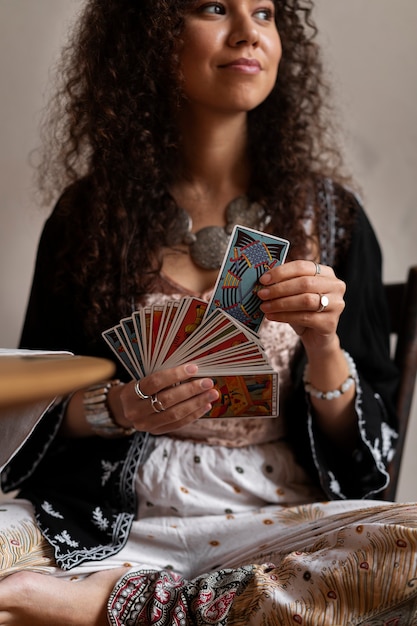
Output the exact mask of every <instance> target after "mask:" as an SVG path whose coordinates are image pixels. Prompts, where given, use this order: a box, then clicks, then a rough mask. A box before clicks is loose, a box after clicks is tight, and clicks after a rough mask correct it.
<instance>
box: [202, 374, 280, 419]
mask: <svg viewBox="0 0 417 626" xmlns="http://www.w3.org/2000/svg"><path fill="white" fill-rule="evenodd" d="M214 386H215V388H216V389H217V390H218V392H219V399H218V400H217V401H216V402H215V403H213V406H212V409H211V410H210V411H209V413H206V415H204V416H203V419H207V418H211V419H219V418H220V419H224V418H236V417H240V418H245V417H277V416H278V374H277V373H272V372H269V373H258V372H256V373H252V374H245V375H243V376H240V375H237V376H233V375H228V376H223V375H221V376H217V377H216V378H214Z"/></svg>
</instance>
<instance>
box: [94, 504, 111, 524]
mask: <svg viewBox="0 0 417 626" xmlns="http://www.w3.org/2000/svg"><path fill="white" fill-rule="evenodd" d="M93 523H94V524H95V525H96V526H97V528H99V529H100V530H107V528H108V527H109V520H108V519H107V518H106V517H104V515H103V511H102V510H101V509H100V507H99V506H97V507H96V508H95V509H94V511H93Z"/></svg>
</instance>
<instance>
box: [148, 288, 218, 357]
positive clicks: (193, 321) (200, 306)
mask: <svg viewBox="0 0 417 626" xmlns="http://www.w3.org/2000/svg"><path fill="white" fill-rule="evenodd" d="M207 304H208V303H207V302H206V301H205V300H201V299H200V298H194V297H186V298H184V299H183V300H182V301H181V303H180V306H179V308H178V310H177V314H176V316H175V318H174V319H173V320H172V323H171V325H170V328H169V329H168V331H167V332H166V334H165V335H164V341H163V344H161V345H160V347H159V354H158V358H157V360H156V361H155V362H154V365H162V364H163V363H164V362H165V361H166V360H168V359H169V358H170V356H171V355H173V354H175V353H176V351H177V350H178V348H179V347H180V346H181V345H182V344H183V343H184V342H185V341H186V340H187V339H188V338H189V337H190V336H191V335H192V334H193V333H194V332H195V331H196V330H197V329H198V328H199V326H200V324H201V320H202V319H203V315H204V313H205V310H206V308H207Z"/></svg>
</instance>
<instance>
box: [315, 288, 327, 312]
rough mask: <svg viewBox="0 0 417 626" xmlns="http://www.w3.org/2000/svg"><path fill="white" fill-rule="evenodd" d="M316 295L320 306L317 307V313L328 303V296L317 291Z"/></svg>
mask: <svg viewBox="0 0 417 626" xmlns="http://www.w3.org/2000/svg"><path fill="white" fill-rule="evenodd" d="M317 295H318V297H319V298H320V306H319V308H318V309H317V313H322V312H323V311H324V309H325V308H326V307H327V306H328V304H329V298H328V297H327V296H324V295H323V294H322V293H318V294H317Z"/></svg>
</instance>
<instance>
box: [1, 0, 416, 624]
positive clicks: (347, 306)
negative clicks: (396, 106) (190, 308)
mask: <svg viewBox="0 0 417 626" xmlns="http://www.w3.org/2000/svg"><path fill="white" fill-rule="evenodd" d="M312 6H313V5H312V2H310V1H309V0H305V1H304V2H295V1H292V0H287V1H283V2H281V1H279V2H278V1H277V2H273V1H272V0H224V1H222V2H204V1H202V0H197V1H195V0H189V1H185V2H182V3H178V2H176V1H174V0H149V1H145V0H143V1H142V2H132V1H131V0H88V1H87V3H86V6H85V9H84V11H83V13H82V15H81V17H80V20H79V24H78V27H77V29H76V31H75V33H74V36H73V39H72V41H71V43H70V44H69V46H68V47H67V48H66V50H65V54H64V61H63V66H62V75H63V77H64V86H63V88H62V89H61V90H60V91H59V92H58V96H57V99H56V105H57V106H56V108H55V120H56V122H57V124H58V126H56V127H54V131H53V133H52V135H51V137H52V142H51V143H50V144H47V150H46V152H45V154H46V155H47V156H46V158H45V160H44V161H43V164H42V168H41V178H42V184H43V185H44V187H45V186H48V185H49V187H48V188H49V189H50V188H52V189H54V188H55V189H57V188H58V189H62V181H63V180H64V179H65V180H66V189H65V192H64V193H63V195H62V196H61V197H60V199H59V201H58V203H57V205H56V207H55V209H54V211H53V213H52V215H51V217H50V218H49V219H48V221H47V223H46V225H45V228H44V232H43V234H42V238H41V241H40V245H39V252H38V259H37V265H36V270H35V276H34V281H33V287H32V293H31V298H30V302H29V306H28V311H27V315H26V320H25V325H24V329H23V333H22V339H21V346H22V347H25V348H44V349H49V350H51V349H52V350H53V349H67V350H72V351H73V352H75V353H78V354H87V355H96V356H107V357H110V358H113V357H112V355H111V354H110V352H109V351H108V350H107V349H106V345H105V342H104V341H103V339H102V338H101V332H102V331H103V330H105V329H106V328H108V327H109V326H112V325H114V324H117V323H118V321H119V319H120V318H122V317H125V316H128V315H130V314H131V313H132V311H134V310H136V309H138V308H139V307H141V306H143V305H145V304H152V303H162V302H164V301H166V300H167V299H172V298H174V299H175V298H179V297H181V296H183V295H198V296H199V297H203V298H204V299H208V298H209V297H210V294H211V292H212V289H213V286H214V283H215V280H216V277H217V274H218V269H219V266H220V263H221V260H222V255H221V254H216V250H215V249H214V250H213V249H211V250H210V257H212V258H211V260H210V263H209V264H208V266H207V264H204V263H203V257H205V256H207V253H208V248H207V245H206V244H204V242H203V241H202V239H201V237H202V233H201V231H202V229H203V228H205V227H208V226H210V227H212V226H214V227H216V228H215V229H214V231H215V233H216V236H217V235H218V236H220V235H221V234H222V235H224V234H225V230H227V229H230V226H231V225H233V223H234V222H237V223H243V224H245V223H247V220H248V218H249V217H251V219H252V218H253V219H252V222H251V224H252V226H253V225H254V226H255V227H256V228H257V229H261V230H262V229H264V230H265V231H266V232H270V233H273V234H275V235H278V236H280V237H285V238H286V239H288V240H289V241H290V243H291V246H290V251H289V256H288V260H287V262H286V263H285V264H284V265H281V266H276V267H274V268H272V269H270V270H269V271H267V272H265V273H264V274H263V275H262V277H261V279H260V282H261V286H262V288H261V290H260V291H259V294H258V295H259V298H260V308H261V310H262V311H263V313H264V314H265V318H266V319H265V321H264V323H263V325H262V327H261V330H260V336H261V340H262V344H263V346H264V348H265V350H266V352H267V354H268V356H269V359H270V361H271V363H272V364H273V366H274V368H275V369H276V370H277V371H278V372H279V374H280V416H279V417H278V418H271V419H265V418H253V419H252V418H250V419H245V420H243V419H242V420H239V419H237V420H230V419H229V420H225V419H223V420H222V419H219V420H210V419H209V420H207V419H201V420H200V419H199V418H201V417H202V416H203V415H205V414H206V413H207V412H208V411H209V410H210V408H211V407H212V406H213V404H214V403H215V402H216V400H218V396H219V394H218V391H217V389H216V388H215V387H214V381H213V380H212V379H211V378H207V377H199V376H198V368H197V366H196V365H195V364H194V363H187V364H185V365H180V366H177V367H173V368H170V369H167V370H160V371H156V372H154V373H151V374H149V375H147V376H144V377H143V378H141V380H140V381H138V382H135V381H132V380H130V379H129V376H127V375H126V373H125V372H123V369H122V368H119V372H118V376H119V377H120V379H121V380H122V381H123V382H120V381H119V380H115V381H103V383H102V384H101V385H99V386H98V388H97V387H96V386H95V387H94V388H92V389H88V390H80V391H77V392H76V393H74V394H72V395H71V396H70V397H68V398H64V399H61V400H60V401H59V402H57V403H56V406H54V407H53V408H52V409H51V410H50V411H49V412H48V413H47V414H46V415H45V416H44V418H43V420H42V421H41V423H40V424H39V426H38V428H37V429H36V432H35V433H34V435H33V436H32V437H31V438H30V440H29V441H28V442H27V444H26V445H25V447H24V449H23V450H22V451H21V452H20V453H19V454H18V455H17V456H16V457H15V458H14V459H13V461H12V462H11V463H10V464H9V466H8V467H7V468H6V471H5V472H4V475H3V477H2V479H3V483H2V484H3V489H5V490H12V489H16V488H18V489H19V499H17V500H16V501H14V502H12V503H10V504H9V505H8V506H7V507H5V509H6V510H5V512H4V515H3V519H4V520H5V521H4V522H2V528H3V530H2V539H3V538H4V541H3V545H6V544H7V547H8V549H5V551H4V555H3V566H2V571H3V574H4V575H7V577H5V578H4V579H3V581H2V582H1V583H0V624H17V623H18V624H23V625H25V624H31V625H32V626H33V624H35V625H36V624H42V625H43V626H45V625H47V624H56V623H60V624H72V625H76V624H77V625H78V624H80V625H81V624H85V625H87V624H88V625H91V624H97V625H98V624H105V623H107V622H108V621H109V622H110V623H112V624H118V625H119V624H147V623H153V624H160V625H164V626H165V625H168V624H188V623H199V624H207V623H210V624H226V623H227V624H242V625H243V624H245V625H247V624H264V623H267V624H293V623H295V624H297V623H299V624H311V625H312V624H314V625H317V624H329V625H330V624H331V625H332V626H334V625H335V624H348V623H359V622H360V623H362V622H364V621H365V620H368V622H369V623H382V621H381V620H383V619H384V620H385V622H387V620H389V619H391V618H392V619H394V618H398V619H403V621H402V622H398V623H404V624H405V623H407V624H408V623H411V621H412V619H413V615H414V603H415V602H414V595H415V594H414V592H413V586H412V584H411V585H408V583H409V581H411V580H412V579H413V577H414V576H415V571H416V567H415V564H416V559H415V554H416V552H415V542H416V534H415V530H414V527H415V522H414V520H415V518H416V515H415V507H414V506H413V505H408V506H406V505H402V506H399V505H396V506H395V507H394V506H392V505H390V504H386V503H385V504H383V503H381V502H378V501H377V500H376V499H377V498H378V494H382V492H383V490H384V488H385V486H386V485H387V483H388V474H387V469H386V468H387V463H388V462H389V460H390V458H391V457H392V454H393V443H394V442H395V437H396V432H395V422H396V418H395V412H394V409H393V404H394V399H395V389H396V380H397V373H396V370H395V368H394V366H393V364H392V363H391V361H390V358H389V346H388V326H387V315H386V308H385V303H384V296H383V290H382V285H381V256H380V250H379V246H378V243H377V241H376V239H375V235H374V233H373V230H372V227H371V226H370V224H369V222H368V220H367V218H366V215H365V213H364V211H363V209H362V207H361V206H360V204H359V202H358V200H357V197H356V195H354V194H353V193H352V192H351V191H349V190H348V186H347V181H346V180H345V179H344V178H343V177H342V175H341V174H340V172H339V167H338V161H339V155H338V152H337V150H336V149H335V148H334V147H332V146H331V145H328V144H327V141H326V138H327V136H328V132H327V131H328V129H329V127H328V120H325V119H324V117H323V111H324V108H325V103H326V99H327V95H328V94H327V89H326V86H325V84H324V83H323V81H322V76H321V67H320V57H319V51H318V48H317V46H316V44H315V43H314V36H315V34H316V30H315V27H314V24H313V22H312V17H311V11H312ZM62 104H63V105H64V109H65V110H66V115H62V110H61V108H60V105H62ZM56 137H59V138H60V142H59V143H58V144H57V143H56V142H55V143H54V140H56ZM57 151H58V154H56V152H57ZM45 183H47V185H45ZM54 185H55V187H54ZM242 197H243V200H240V201H239V203H238V205H239V211H238V218H236V217H235V218H234V219H232V216H231V213H232V211H231V209H230V206H231V203H232V201H234V200H235V199H236V198H239V199H241V198H242ZM253 216H255V217H253ZM245 220H246V222H245ZM253 220H254V222H255V223H254V224H253ZM190 231H192V233H193V234H194V237H190ZM194 240H196V241H197V246H193V247H191V246H190V241H194ZM179 383H181V384H179ZM332 392H333V393H332ZM97 406H98V407H99V408H98V412H99V414H100V419H97ZM34 514H35V515H36V523H37V525H36V526H35V524H34V521H33V520H34ZM12 525H13V529H14V530H13V532H14V533H15V534H14V535H13V537H14V540H15V544H16V545H17V547H15V549H14V551H12V550H11V548H10V544H11V541H10V537H11V536H12V535H11V534H10V533H11V526H12ZM16 533H17V538H16ZM28 537H30V540H27V538H28ZM25 539H26V545H27V544H28V543H29V545H30V546H31V549H28V548H27V547H25V548H23V547H22V544H23V541H24V540H25ZM12 552H13V554H12V555H11V553H12ZM381 558H383V559H384V561H383V562H384V568H382V567H378V563H379V561H380V559H381ZM7 559H8V560H7ZM30 569H31V570H38V572H33V571H28V570H30ZM18 570H26V571H20V572H19V571H18ZM100 570H101V571H100ZM39 572H40V573H39ZM387 572H388V574H387ZM45 573H50V574H52V576H50V577H49V579H48V585H45ZM73 580H78V583H77V584H76V585H71V584H69V582H68V581H73ZM393 580H395V584H391V583H392V581H393ZM377 590H380V591H379V593H378V592H377ZM373 620H374V621H373ZM377 620H379V621H377Z"/></svg>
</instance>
